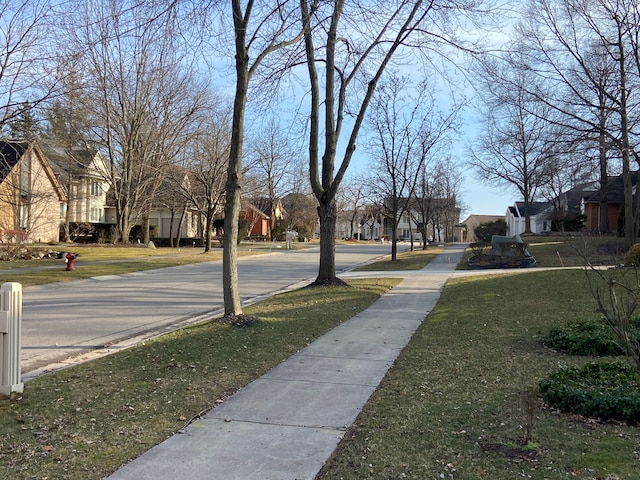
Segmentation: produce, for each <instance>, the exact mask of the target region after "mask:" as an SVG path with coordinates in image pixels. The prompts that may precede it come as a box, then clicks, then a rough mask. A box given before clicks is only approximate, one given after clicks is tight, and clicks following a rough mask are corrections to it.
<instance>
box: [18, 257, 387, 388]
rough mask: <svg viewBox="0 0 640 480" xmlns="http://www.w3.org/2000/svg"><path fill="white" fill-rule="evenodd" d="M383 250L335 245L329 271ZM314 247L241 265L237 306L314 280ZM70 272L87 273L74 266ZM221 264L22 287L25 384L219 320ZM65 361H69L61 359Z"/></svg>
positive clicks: (243, 261)
mask: <svg viewBox="0 0 640 480" xmlns="http://www.w3.org/2000/svg"><path fill="white" fill-rule="evenodd" d="M389 248H390V247H389V245H341V246H338V247H337V248H336V270H337V271H342V270H347V269H349V268H351V267H353V266H355V265H357V264H360V263H363V262H366V261H367V260H369V259H372V258H375V257H379V256H382V255H386V254H388V253H389ZM318 260H319V250H318V247H315V248H311V249H308V250H291V251H287V250H285V251H280V252H277V253H272V254H269V255H260V256H252V257H243V258H241V259H240V260H239V262H238V275H239V281H240V285H241V289H240V290H241V296H242V297H241V300H242V301H243V303H245V304H246V303H250V302H252V301H255V300H257V299H259V298H260V297H262V296H265V295H269V294H273V293H275V292H277V291H280V290H282V289H285V288H287V287H291V286H296V285H298V284H304V283H309V282H310V281H312V280H313V278H315V276H316V275H317V269H318ZM77 267H78V268H91V267H90V265H85V266H83V265H82V262H81V261H80V262H79V263H78V266H77ZM222 307H223V296H222V263H221V262H208V263H200V264H193V265H185V266H180V267H172V268H166V269H159V270H149V271H144V272H137V273H132V274H127V275H114V276H102V277H94V278H90V279H86V280H79V281H75V282H65V283H59V284H50V285H41V286H36V287H27V288H25V289H24V291H23V326H22V327H23V328H22V371H23V376H24V378H25V379H28V378H31V377H33V376H35V375H37V374H39V373H42V372H43V371H47V370H49V369H52V368H57V367H62V366H64V365H66V364H69V363H73V362H74V361H77V360H78V359H87V358H91V357H92V356H96V355H101V354H105V353H109V352H111V351H114V350H116V349H119V348H123V347H126V346H128V345H130V344H132V343H135V342H138V341H140V340H142V339H145V338H149V337H152V336H154V335H156V334H158V332H163V331H167V330H171V329H173V328H176V327H178V326H183V325H186V324H189V323H193V322H196V321H198V320H200V319H204V318H207V317H211V316H213V315H216V314H220V313H221V309H222ZM69 357H73V359H69Z"/></svg>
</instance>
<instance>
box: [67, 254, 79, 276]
mask: <svg viewBox="0 0 640 480" xmlns="http://www.w3.org/2000/svg"><path fill="white" fill-rule="evenodd" d="M76 257H77V255H76V254H75V253H71V252H69V253H67V256H66V260H65V261H66V262H67V268H66V270H67V272H68V271H70V270H73V269H74V266H73V262H74V261H75V260H76Z"/></svg>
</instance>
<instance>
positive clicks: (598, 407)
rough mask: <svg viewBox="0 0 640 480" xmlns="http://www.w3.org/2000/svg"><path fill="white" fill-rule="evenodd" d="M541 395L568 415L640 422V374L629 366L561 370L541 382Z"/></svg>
mask: <svg viewBox="0 0 640 480" xmlns="http://www.w3.org/2000/svg"><path fill="white" fill-rule="evenodd" d="M540 393H541V394H542V398H543V399H544V401H545V402H546V403H547V404H548V405H550V406H552V407H555V408H558V409H560V410H562V411H564V412H570V413H575V414H577V415H583V416H589V417H600V418H603V419H607V420H612V419H613V420H621V421H624V422H629V423H633V422H637V421H640V372H639V371H638V370H636V369H634V368H633V367H632V366H630V365H629V364H627V363H622V362H597V363H590V364H587V365H585V366H583V367H574V368H561V369H559V370H556V371H555V372H553V373H551V374H550V375H549V376H548V377H547V378H546V379H544V380H542V381H541V382H540Z"/></svg>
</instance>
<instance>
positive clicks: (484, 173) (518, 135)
mask: <svg viewBox="0 0 640 480" xmlns="http://www.w3.org/2000/svg"><path fill="white" fill-rule="evenodd" d="M520 64H521V63H520V59H519V58H518V53H517V52H513V53H509V54H505V55H504V56H502V57H499V58H495V59H493V60H491V59H484V60H483V61H482V62H480V67H479V68H478V69H477V71H476V78H477V87H478V96H479V98H480V99H481V100H480V107H479V109H480V113H481V115H482V117H483V130H482V133H481V134H480V135H479V136H478V139H477V140H476V144H475V146H474V148H473V149H472V150H471V152H470V153H471V158H472V162H473V166H474V167H475V169H476V171H477V173H478V175H479V176H480V177H481V178H483V179H484V180H486V181H488V182H491V183H494V184H497V185H510V186H512V187H515V188H516V189H517V190H518V191H519V192H520V194H521V195H522V198H523V201H524V208H525V233H530V232H531V203H532V202H533V201H534V200H535V199H536V195H537V192H538V189H539V188H541V187H542V186H544V185H545V184H546V182H547V181H548V172H549V170H548V167H549V162H550V159H551V158H552V157H553V155H554V154H555V150H554V148H553V139H554V136H553V133H554V132H553V125H552V123H551V122H550V117H551V112H552V110H551V109H550V108H549V107H548V106H546V105H545V104H544V103H542V102H539V101H538V100H537V99H536V98H535V97H534V96H532V95H531V94H530V93H529V91H530V89H531V86H530V85H528V82H529V74H528V73H527V72H526V71H525V70H524V69H522V68H518V66H519V65H520Z"/></svg>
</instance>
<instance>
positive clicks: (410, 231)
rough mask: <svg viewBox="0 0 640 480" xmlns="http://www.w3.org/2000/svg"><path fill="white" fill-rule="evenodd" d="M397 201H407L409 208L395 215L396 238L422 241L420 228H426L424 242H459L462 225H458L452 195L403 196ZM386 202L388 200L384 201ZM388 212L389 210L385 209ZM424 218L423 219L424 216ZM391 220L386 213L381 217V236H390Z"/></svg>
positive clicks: (457, 212) (457, 215) (458, 213)
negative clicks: (441, 196)
mask: <svg viewBox="0 0 640 480" xmlns="http://www.w3.org/2000/svg"><path fill="white" fill-rule="evenodd" d="M399 202H400V204H401V205H402V204H407V203H408V204H409V205H408V209H407V210H406V211H405V212H404V213H403V214H402V215H401V216H400V217H399V218H398V222H397V225H396V238H397V239H398V240H400V241H409V240H411V239H412V238H413V240H414V241H422V235H421V233H420V228H418V227H422V226H424V227H426V234H427V241H429V242H431V241H437V242H446V241H460V240H462V227H460V224H459V222H460V208H459V207H458V206H456V199H455V197H451V198H425V199H416V198H412V199H411V201H410V202H408V201H407V199H406V198H403V199H400V200H399ZM385 203H388V201H386V202H385ZM387 211H390V209H387ZM425 216H426V217H427V218H424V217H425ZM391 220H392V219H391V218H389V217H388V216H386V217H384V218H383V219H382V224H383V237H384V238H386V239H390V238H391V234H392V223H393V222H392V221H391Z"/></svg>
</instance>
